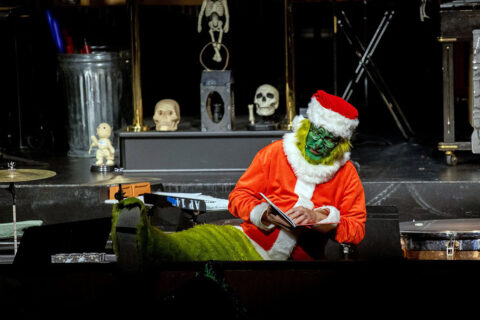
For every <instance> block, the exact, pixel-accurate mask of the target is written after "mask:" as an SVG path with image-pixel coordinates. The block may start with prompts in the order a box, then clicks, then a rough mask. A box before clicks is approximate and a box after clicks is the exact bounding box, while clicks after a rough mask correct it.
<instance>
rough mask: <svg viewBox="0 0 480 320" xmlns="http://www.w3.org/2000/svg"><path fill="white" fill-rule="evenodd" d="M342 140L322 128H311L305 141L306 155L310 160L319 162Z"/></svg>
mask: <svg viewBox="0 0 480 320" xmlns="http://www.w3.org/2000/svg"><path fill="white" fill-rule="evenodd" d="M339 141H340V138H337V137H335V136H334V135H333V134H332V133H331V132H329V131H327V130H325V129H324V128H321V127H315V126H312V125H311V126H310V130H309V131H308V134H307V140H306V141H305V155H306V156H307V157H309V158H310V160H313V161H318V160H320V159H322V158H324V157H326V156H328V155H329V154H330V152H332V150H333V149H334V148H335V147H336V146H337V144H338V142H339Z"/></svg>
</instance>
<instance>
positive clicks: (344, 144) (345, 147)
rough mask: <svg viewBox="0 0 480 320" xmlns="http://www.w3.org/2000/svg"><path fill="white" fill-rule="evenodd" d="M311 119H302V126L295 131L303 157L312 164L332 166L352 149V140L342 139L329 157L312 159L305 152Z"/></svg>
mask: <svg viewBox="0 0 480 320" xmlns="http://www.w3.org/2000/svg"><path fill="white" fill-rule="evenodd" d="M310 125H311V124H310V120H308V119H304V120H302V124H301V125H300V127H299V128H298V129H297V131H296V133H295V137H296V138H297V148H298V149H299V150H300V152H301V153H302V155H303V157H304V158H305V160H307V162H308V163H311V164H314V165H316V164H323V165H327V166H331V165H333V164H334V163H335V161H337V160H339V159H340V158H341V157H343V155H344V154H345V153H346V152H348V151H350V148H351V147H352V145H351V144H350V141H349V140H347V139H341V140H340V141H339V142H338V144H337V146H336V147H335V148H334V149H333V150H332V151H331V152H330V154H329V155H328V156H327V157H323V158H321V159H318V160H314V159H311V158H310V157H309V156H308V155H307V154H306V152H305V149H306V141H307V136H308V133H309V131H310Z"/></svg>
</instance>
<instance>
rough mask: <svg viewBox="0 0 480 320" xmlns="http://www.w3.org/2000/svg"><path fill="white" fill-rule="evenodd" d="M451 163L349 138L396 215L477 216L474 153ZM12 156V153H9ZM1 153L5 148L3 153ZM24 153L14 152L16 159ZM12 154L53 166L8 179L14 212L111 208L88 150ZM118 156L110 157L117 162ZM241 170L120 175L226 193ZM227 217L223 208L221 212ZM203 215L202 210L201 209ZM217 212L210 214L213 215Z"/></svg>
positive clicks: (478, 176) (427, 149) (5, 209)
mask: <svg viewBox="0 0 480 320" xmlns="http://www.w3.org/2000/svg"><path fill="white" fill-rule="evenodd" d="M457 156H458V158H459V163H458V164H457V165H456V166H450V165H447V164H446V161H445V155H444V153H443V152H440V151H438V150H437V149H436V146H432V145H421V144H416V143H412V142H399V143H389V142H386V141H385V142H383V141H382V140H379V139H372V140H371V141H369V140H368V138H364V139H362V140H361V141H359V142H358V143H356V144H354V148H353V150H352V160H353V161H354V163H355V165H356V166H357V169H358V172H359V175H360V177H361V179H362V182H363V185H364V189H365V195H366V202H367V205H371V206H375V205H382V206H395V207H397V209H398V212H399V218H400V221H409V220H426V219H445V218H449V219H452V218H477V217H480V206H479V205H478V200H477V199H478V194H480V155H473V154H472V153H471V152H469V151H463V152H462V153H458V154H457ZM10 158H12V157H10ZM5 159H7V160H8V155H5ZM22 159H24V158H21V159H20V160H22ZM33 160H35V161H36V162H35V163H32V162H24V161H23V162H22V161H17V167H18V168H37V169H47V170H53V171H55V172H56V173H57V175H56V176H54V177H52V178H48V179H44V180H37V181H31V182H18V183H15V187H16V202H17V220H18V221H21V220H30V219H35V220H37V219H39V220H43V221H44V223H45V224H50V223H59V222H69V221H77V220H85V219H92V218H100V217H106V216H109V215H110V211H111V205H107V204H105V203H104V201H105V200H106V199H107V198H108V186H91V185H90V184H92V183H94V182H98V181H100V180H108V178H110V177H111V176H112V175H114V174H113V173H109V174H106V175H102V174H99V173H92V172H91V171H90V166H91V164H92V163H93V162H94V159H93V158H69V157H66V156H61V157H49V158H41V159H33ZM118 162H119V160H118V159H117V163H118ZM241 174H242V172H164V173H124V176H125V177H145V178H146V179H148V178H150V177H155V178H159V179H161V180H160V181H156V182H152V190H154V191H157V190H164V191H170V192H192V193H198V192H200V193H203V194H205V195H210V196H214V197H218V198H223V199H227V198H228V194H229V193H230V191H231V190H232V189H233V187H234V186H235V183H236V181H237V180H238V178H239V177H240V176H241ZM0 187H1V188H2V189H4V191H2V192H0V203H1V206H0V210H1V211H0V212H1V215H0V223H7V222H11V219H12V214H11V213H12V197H11V194H10V193H9V192H8V191H7V190H6V188H8V184H5V183H4V184H0ZM223 216H224V217H229V214H228V212H226V213H223ZM204 218H205V219H207V220H209V219H210V218H209V217H204ZM218 218H219V217H218V213H217V214H216V215H211V219H213V220H216V219H218Z"/></svg>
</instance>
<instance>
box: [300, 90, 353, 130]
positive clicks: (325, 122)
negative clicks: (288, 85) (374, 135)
mask: <svg viewBox="0 0 480 320" xmlns="http://www.w3.org/2000/svg"><path fill="white" fill-rule="evenodd" d="M307 116H308V119H309V120H310V121H311V122H312V123H313V124H314V125H315V126H317V127H322V128H324V129H326V130H328V131H330V132H331V133H333V134H334V135H336V136H339V137H342V138H346V139H350V138H351V136H352V134H353V131H354V130H355V128H356V127H357V126H358V119H348V118H347V117H344V116H342V115H341V114H339V113H337V112H335V111H332V110H330V109H327V108H325V107H324V106H322V105H321V104H320V102H318V100H317V99H315V97H312V100H311V101H310V103H309V104H308V109H307Z"/></svg>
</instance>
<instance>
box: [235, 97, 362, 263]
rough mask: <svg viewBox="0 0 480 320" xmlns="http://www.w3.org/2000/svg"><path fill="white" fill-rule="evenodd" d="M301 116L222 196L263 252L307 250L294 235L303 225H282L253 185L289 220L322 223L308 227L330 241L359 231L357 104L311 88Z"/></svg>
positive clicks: (347, 239) (278, 256)
mask: <svg viewBox="0 0 480 320" xmlns="http://www.w3.org/2000/svg"><path fill="white" fill-rule="evenodd" d="M307 117H308V119H305V118H304V117H303V116H296V117H295V118H294V120H293V132H289V133H286V134H285V135H284V136H283V139H282V140H279V141H276V142H273V143H271V144H270V145H268V146H266V147H264V148H263V149H261V150H260V151H259V152H258V153H257V155H256V156H255V158H254V159H253V161H252V163H251V165H250V167H249V168H248V169H247V171H246V172H245V173H244V174H243V175H242V177H241V178H240V179H239V181H238V182H237V184H236V186H235V188H234V190H233V191H232V192H231V193H230V196H229V211H230V212H231V213H232V214H233V215H234V216H237V217H240V218H242V219H243V220H244V223H242V230H243V231H244V233H245V234H246V235H247V236H248V237H249V238H250V239H252V243H254V245H255V247H256V248H257V252H259V253H260V255H261V256H262V258H264V259H273V260H286V259H293V260H311V259H312V258H313V257H312V256H311V255H310V254H309V253H308V252H307V251H306V250H304V248H303V247H302V245H300V242H299V240H300V238H301V234H302V233H304V231H305V228H296V229H294V230H288V229H286V228H284V226H285V224H284V222H283V220H281V219H280V218H279V216H277V215H273V214H272V213H271V208H270V207H269V205H268V204H267V203H266V202H265V200H263V198H262V197H261V196H260V195H259V192H261V193H263V194H264V195H266V196H267V197H268V198H269V199H270V200H271V201H272V202H273V203H275V204H276V205H277V207H279V208H280V209H281V210H282V211H284V212H286V213H287V214H288V215H289V216H290V217H291V218H292V219H293V220H294V222H295V223H296V224H309V223H317V222H322V223H323V224H321V225H316V226H313V227H312V228H311V229H309V231H310V230H312V229H313V230H314V231H318V232H319V233H320V234H329V235H331V234H333V237H334V239H335V240H336V241H338V242H341V243H351V244H358V243H360V242H361V241H362V239H363V237H364V235H365V221H366V207H365V195H364V190H363V186H362V183H361V181H360V178H359V176H358V173H357V171H356V169H355V166H354V165H353V163H352V162H351V161H350V147H351V144H350V138H351V137H352V134H353V132H354V130H355V128H356V127H357V125H358V112H357V109H355V108H354V107H353V106H352V105H351V104H349V103H348V102H347V101H345V100H344V99H342V98H340V97H337V96H334V95H331V94H328V93H326V92H325V91H318V92H316V93H315V94H314V95H313V97H312V98H311V100H310V103H309V104H308V108H307ZM318 239H319V238H318ZM308 245H309V246H310V247H311V246H312V245H313V246H315V244H312V243H308ZM318 245H319V246H320V245H321V243H318Z"/></svg>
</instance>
